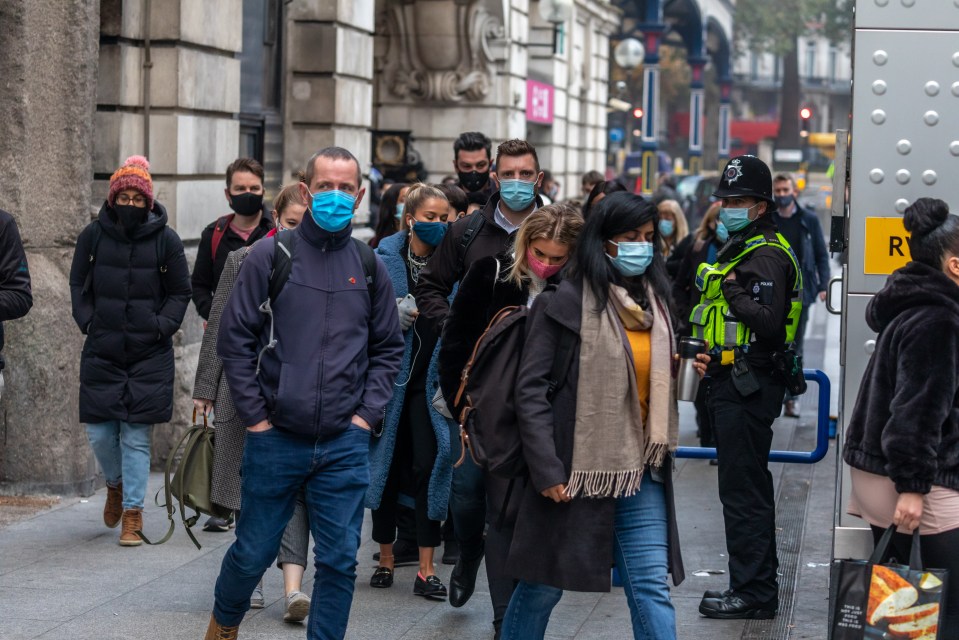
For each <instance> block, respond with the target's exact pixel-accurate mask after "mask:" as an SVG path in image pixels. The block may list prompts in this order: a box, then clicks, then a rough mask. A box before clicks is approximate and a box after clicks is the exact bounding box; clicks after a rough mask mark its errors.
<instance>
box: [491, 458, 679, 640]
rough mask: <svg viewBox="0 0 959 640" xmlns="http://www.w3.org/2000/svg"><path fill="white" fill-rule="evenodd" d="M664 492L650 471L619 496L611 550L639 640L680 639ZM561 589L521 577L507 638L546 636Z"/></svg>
mask: <svg viewBox="0 0 959 640" xmlns="http://www.w3.org/2000/svg"><path fill="white" fill-rule="evenodd" d="M667 535H668V533H667V524H666V494H665V491H664V489H663V485H662V484H660V483H658V482H656V481H654V480H652V479H651V478H650V473H649V472H648V471H647V472H646V473H645V474H644V475H643V483H642V486H641V488H640V491H639V493H637V494H635V495H633V496H630V497H628V498H620V499H618V500H616V519H615V524H614V528H613V554H614V560H615V562H616V568H617V570H618V571H619V575H620V576H621V577H622V579H623V584H624V590H625V592H626V601H627V602H628V603H629V612H630V617H631V619H632V623H633V638H634V639H635V640H640V639H642V640H672V639H674V638H676V611H675V610H674V609H673V603H672V601H670V599H669V585H668V584H667V582H666V580H667V573H668V565H669V560H668V548H667V547H668V543H667ZM562 597H563V591H562V590H561V589H557V588H556V587H551V586H548V585H545V584H536V583H532V582H525V581H520V582H519V584H518V585H517V586H516V590H515V591H514V592H513V597H512V599H510V601H509V609H508V610H507V611H506V618H505V619H504V620H503V633H502V638H503V640H532V639H535V638H543V636H545V634H546V625H547V624H548V623H549V616H550V613H552V611H553V607H555V606H556V603H558V602H559V600H560V598H562Z"/></svg>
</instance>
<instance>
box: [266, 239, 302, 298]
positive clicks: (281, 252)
mask: <svg viewBox="0 0 959 640" xmlns="http://www.w3.org/2000/svg"><path fill="white" fill-rule="evenodd" d="M295 249H296V237H295V234H293V233H292V232H290V231H287V230H283V231H277V232H276V233H275V234H273V271H271V272H270V286H269V292H270V306H271V307H272V306H273V303H275V302H276V299H277V297H278V296H279V295H280V292H281V291H283V287H284V286H286V281H287V280H289V279H290V272H291V271H292V270H293V251H294V250H295Z"/></svg>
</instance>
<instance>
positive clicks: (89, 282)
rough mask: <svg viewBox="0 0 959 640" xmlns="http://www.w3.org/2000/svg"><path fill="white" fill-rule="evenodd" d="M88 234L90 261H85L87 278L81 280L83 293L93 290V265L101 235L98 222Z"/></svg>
mask: <svg viewBox="0 0 959 640" xmlns="http://www.w3.org/2000/svg"><path fill="white" fill-rule="evenodd" d="M90 233H91V235H92V236H93V237H92V238H91V239H90V259H89V260H88V261H87V277H86V278H84V280H83V293H89V292H90V291H91V290H92V288H93V263H94V262H96V259H97V247H99V246H100V234H101V233H103V231H102V230H101V229H100V223H99V222H94V223H93V226H92V228H91V232H90Z"/></svg>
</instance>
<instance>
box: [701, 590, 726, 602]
mask: <svg viewBox="0 0 959 640" xmlns="http://www.w3.org/2000/svg"><path fill="white" fill-rule="evenodd" d="M732 594H733V590H732V589H726V590H725V591H717V590H715V589H707V590H706V591H705V593H703V600H705V599H706V598H712V599H713V600H716V599H720V598H725V597H726V596H731V595H732Z"/></svg>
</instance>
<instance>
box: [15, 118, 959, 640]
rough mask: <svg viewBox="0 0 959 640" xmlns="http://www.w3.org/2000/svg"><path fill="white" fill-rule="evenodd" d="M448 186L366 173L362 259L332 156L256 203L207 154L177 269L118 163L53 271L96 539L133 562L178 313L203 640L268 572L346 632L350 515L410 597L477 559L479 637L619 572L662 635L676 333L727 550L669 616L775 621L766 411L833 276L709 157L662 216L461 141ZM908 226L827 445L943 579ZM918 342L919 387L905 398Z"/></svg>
mask: <svg viewBox="0 0 959 640" xmlns="http://www.w3.org/2000/svg"><path fill="white" fill-rule="evenodd" d="M453 169H454V172H455V175H450V176H448V178H447V179H444V180H443V182H442V183H441V184H435V185H433V184H425V183H414V184H399V183H397V184H391V185H387V186H385V188H384V189H383V191H382V193H378V194H376V195H377V197H376V200H377V201H378V208H377V220H376V221H375V225H374V226H375V234H374V236H373V238H372V240H371V241H370V242H369V243H365V242H361V241H359V240H357V239H356V238H355V237H354V226H353V218H354V215H355V213H356V211H357V209H358V207H360V205H361V203H362V202H363V201H364V197H365V196H366V195H367V194H366V189H365V188H364V186H363V185H364V182H363V176H362V174H361V167H360V164H359V162H358V161H357V160H356V158H355V157H354V155H353V154H352V153H351V152H350V151H348V150H346V149H343V148H339V147H328V148H325V149H322V150H320V151H318V152H317V153H315V154H314V155H313V156H312V157H311V158H310V159H309V160H308V161H307V162H306V164H305V166H304V168H303V172H302V174H300V175H298V176H297V178H298V179H297V180H296V181H295V182H294V183H292V184H289V185H286V186H284V187H282V188H281V189H279V191H278V192H277V193H276V195H275V196H274V198H273V201H272V207H267V206H265V203H264V195H265V193H266V188H265V176H264V171H263V168H262V166H261V165H260V164H259V163H258V162H256V161H255V160H252V159H249V158H240V159H237V160H236V161H234V162H233V163H231V164H230V166H229V167H228V168H227V170H226V175H225V182H226V186H225V189H224V195H225V200H226V203H227V205H228V206H229V208H230V209H231V210H232V213H230V214H228V215H223V216H220V217H218V218H216V219H215V220H213V221H212V222H211V223H210V224H209V225H208V226H207V227H206V228H205V229H204V230H203V232H202V234H201V237H200V243H199V247H198V250H197V257H196V261H195V264H194V266H193V270H192V273H191V272H190V269H189V265H188V262H187V259H186V256H185V252H184V248H183V243H182V242H181V240H180V238H179V236H178V235H177V234H176V232H174V231H173V230H172V229H171V228H170V227H169V226H168V216H167V212H166V210H165V208H164V207H163V205H162V204H161V203H159V202H157V201H156V200H155V199H154V185H153V181H152V178H151V175H150V172H149V162H148V161H147V159H146V158H143V157H141V156H133V157H131V158H129V159H128V160H127V161H126V162H125V163H124V165H123V166H122V167H120V168H118V169H117V170H116V172H115V173H114V174H113V175H112V177H111V178H110V186H109V192H108V195H107V199H106V201H105V202H104V204H103V206H102V208H101V209H100V212H99V215H98V216H97V218H96V219H95V220H94V221H93V222H91V223H90V224H89V225H88V226H87V227H86V228H85V229H84V230H83V231H82V232H81V233H80V236H79V238H78V239H77V245H76V251H75V254H74V259H73V266H72V269H71V273H70V288H71V299H72V309H73V317H74V319H75V320H76V323H77V326H78V327H79V329H80V331H81V332H82V333H83V334H84V335H85V336H86V340H85V342H84V347H83V351H82V355H81V366H80V415H79V419H80V421H81V422H82V423H84V424H85V425H86V431H87V434H88V437H89V441H90V445H91V448H92V450H93V453H94V455H95V457H96V459H97V461H98V462H99V465H100V467H101V468H102V470H103V474H104V477H105V480H106V485H107V499H106V504H105V507H104V512H103V520H104V524H105V525H106V526H108V527H118V526H119V527H120V535H119V544H120V545H122V546H138V545H140V544H142V538H141V535H140V533H141V532H142V529H143V527H144V522H143V508H144V500H145V494H146V486H147V479H148V476H149V469H150V455H151V452H150V427H151V425H152V424H155V423H163V422H167V421H169V420H170V419H171V417H172V412H173V386H174V374H175V371H174V354H173V336H174V334H175V333H176V332H177V330H178V329H179V327H180V325H181V323H182V321H183V318H184V315H185V313H186V310H187V306H188V304H189V302H190V300H191V299H192V301H193V303H194V304H195V306H196V309H197V312H198V313H199V315H200V316H201V317H202V319H203V320H204V334H203V341H202V345H201V351H200V357H199V362H198V366H197V372H196V379H195V385H194V389H193V398H194V404H195V407H196V409H197V410H198V412H200V413H202V414H203V415H204V416H212V420H213V425H214V428H215V434H216V435H215V448H214V458H213V467H212V492H211V498H212V500H213V501H214V502H215V503H216V504H217V505H220V506H221V507H223V509H224V511H225V512H229V513H231V514H232V515H231V516H229V517H226V518H220V517H211V518H210V519H209V520H208V521H207V522H206V523H205V525H204V527H205V528H206V529H207V530H210V531H228V530H230V529H231V528H233V527H235V535H236V539H235V542H234V543H233V544H232V545H231V546H230V548H229V550H228V551H227V552H226V554H225V556H224V558H223V561H222V566H221V568H220V573H219V576H218V578H217V580H216V584H215V588H214V594H213V595H214V598H213V610H212V615H211V618H210V621H209V626H208V629H207V632H206V638H207V640H220V639H229V638H236V637H238V634H239V628H240V624H241V622H242V620H243V618H244V615H245V614H246V612H247V611H248V610H249V609H250V608H257V607H262V606H264V595H263V584H262V577H263V574H264V572H265V571H266V570H267V569H268V567H269V566H270V565H271V564H273V563H274V562H275V563H276V564H277V566H278V567H279V568H280V569H281V570H282V572H283V579H284V580H283V581H284V588H285V596H286V607H285V614H284V620H286V621H287V622H301V621H303V620H305V619H307V618H309V620H308V624H307V633H308V637H309V638H313V639H319V638H323V639H330V638H343V637H344V635H345V633H346V628H347V623H348V619H349V614H350V607H351V603H352V599H353V592H354V584H355V581H356V578H357V574H356V566H357V552H358V549H359V546H360V541H361V536H362V523H363V516H364V510H365V509H370V510H371V511H372V531H371V532H369V535H371V537H372V540H373V541H374V542H376V543H377V544H378V545H379V552H378V553H377V554H376V556H375V560H376V562H377V566H376V568H375V570H374V571H373V573H372V574H371V575H370V576H369V584H370V586H371V587H373V588H376V589H387V588H392V587H393V586H394V579H395V569H396V567H397V566H398V565H399V564H406V563H412V564H417V565H418V570H417V573H416V577H415V580H414V583H413V584H412V585H411V586H412V593H413V594H414V595H415V596H419V597H423V598H430V599H448V601H449V603H450V605H452V606H453V607H461V606H463V605H464V604H465V603H466V602H467V601H468V600H469V599H470V598H471V597H472V596H473V593H474V589H475V586H476V580H477V575H478V572H479V569H480V567H481V565H482V564H483V563H484V560H485V567H486V572H487V577H488V581H489V593H490V599H491V601H492V608H493V620H492V627H493V631H492V633H493V636H494V637H495V638H503V639H509V640H528V639H535V638H543V637H544V636H545V633H546V627H547V624H548V622H549V618H550V613H551V611H552V609H553V608H554V607H555V605H556V604H557V603H558V602H559V600H560V598H561V597H562V595H563V592H564V591H566V590H572V591H592V592H602V591H609V590H610V587H611V571H610V569H611V567H615V569H616V570H617V571H618V574H619V576H621V578H622V581H623V583H624V588H625V595H626V600H627V604H628V607H629V611H630V614H631V620H632V632H633V637H635V638H648V639H655V640H665V639H668V638H675V637H676V616H675V610H674V607H673V603H672V601H671V599H670V590H669V584H668V577H669V576H671V577H672V582H673V583H674V584H676V585H678V584H679V583H680V582H681V581H682V580H683V578H684V570H683V563H682V555H681V550H680V547H679V535H678V531H679V526H680V523H679V522H678V518H677V514H676V509H675V503H674V485H673V471H672V465H673V453H674V452H675V449H676V447H677V444H678V401H679V393H678V384H677V373H678V369H679V366H680V365H679V361H678V358H679V356H678V355H677V353H678V347H679V345H680V344H681V343H682V344H684V345H687V346H689V345H692V346H693V347H696V348H697V351H698V353H697V355H696V356H695V359H694V362H693V364H692V367H693V369H694V370H695V372H696V374H697V375H698V377H700V378H702V381H701V382H700V383H699V385H698V390H697V391H696V392H695V394H694V397H689V398H684V399H688V400H694V402H695V407H696V413H697V418H696V419H697V426H698V429H699V437H700V439H701V442H702V444H703V445H704V446H710V447H715V448H716V450H717V461H718V465H717V466H718V487H719V499H720V501H721V503H722V506H723V518H724V521H725V530H726V543H727V549H728V555H729V588H728V589H727V590H723V591H707V592H706V593H705V594H704V596H703V599H702V601H701V603H700V605H699V611H700V612H701V613H702V614H703V615H705V616H707V617H710V618H721V619H722V618H727V619H731V618H760V619H763V618H772V617H774V616H775V615H776V613H777V610H778V606H779V599H778V598H779V591H778V577H777V569H778V559H777V553H776V535H775V533H776V527H775V500H774V494H773V482H772V475H771V474H770V472H769V469H768V458H769V449H770V445H771V441H772V423H773V421H774V420H775V419H776V418H777V417H779V416H780V414H781V413H784V414H785V415H787V416H795V415H798V413H797V412H798V406H797V398H798V395H799V394H800V393H801V391H802V387H803V385H802V384H801V380H797V376H796V371H797V370H798V371H801V356H802V343H803V334H804V332H805V326H806V323H807V319H808V315H809V308H810V306H811V305H813V304H814V303H815V302H816V301H817V300H820V299H824V298H825V291H826V285H827V282H828V279H829V264H828V256H827V254H826V249H825V245H824V242H823V235H822V230H821V227H820V224H819V221H818V218H817V217H816V215H815V214H814V213H812V212H811V211H809V210H807V209H806V208H804V207H803V206H802V205H800V204H799V202H798V200H797V197H798V190H797V188H796V182H795V180H794V179H793V178H792V176H791V175H789V174H777V175H775V176H773V175H772V174H771V173H770V170H769V168H768V167H767V166H766V165H765V164H764V163H763V162H762V161H761V160H759V159H758V158H755V157H753V156H740V157H737V158H734V159H732V160H730V161H729V163H728V164H727V165H726V167H725V169H724V171H723V173H722V175H721V176H720V181H719V185H718V187H717V189H716V191H715V193H714V194H713V195H714V196H715V198H716V202H715V203H714V204H713V205H712V206H711V207H710V208H709V209H708V211H706V213H705V215H704V216H703V217H702V219H701V220H700V221H698V223H697V224H696V228H695V229H690V228H689V224H688V222H687V219H686V217H685V215H684V211H683V208H682V207H681V206H680V204H679V203H678V202H677V201H676V199H675V198H676V197H677V196H676V195H675V191H674V190H673V185H672V184H671V183H670V182H668V181H665V182H663V184H662V185H661V188H660V189H659V190H657V196H656V197H654V198H651V199H645V198H643V197H641V196H639V195H635V194H633V193H631V192H630V191H629V189H628V188H627V187H625V186H624V185H623V184H622V182H620V181H606V180H604V176H603V175H602V174H601V173H598V172H595V171H590V172H588V173H585V174H584V175H583V176H582V184H581V185H580V186H581V189H580V191H578V192H576V193H575V194H574V195H573V197H571V198H569V199H567V200H566V201H561V200H560V197H559V194H560V192H561V188H562V185H561V184H560V183H559V182H558V181H557V180H556V179H555V178H554V177H553V176H552V175H550V174H549V172H548V171H546V170H544V169H543V168H542V167H541V165H540V162H539V158H538V156H537V153H536V149H535V148H534V147H533V146H532V145H531V144H530V143H529V142H527V141H524V140H508V141H506V142H503V143H502V144H500V145H499V146H498V147H497V148H496V150H495V154H494V152H493V147H492V143H491V141H490V140H489V139H488V138H487V137H486V136H485V135H483V134H482V133H477V132H470V133H464V134H462V135H461V136H460V137H459V138H458V139H457V140H456V142H455V144H454V147H453ZM905 223H906V227H907V229H909V230H910V231H911V232H912V234H913V238H912V245H911V247H912V252H913V262H911V263H909V265H907V267H905V268H903V269H901V270H900V271H898V272H896V273H895V274H894V275H893V276H892V277H891V278H890V280H889V283H888V284H887V286H886V288H885V289H883V291H882V292H880V294H878V295H877V296H876V298H875V299H874V300H873V302H872V304H871V305H870V308H869V311H868V313H867V321H868V322H869V324H870V326H871V327H872V328H873V329H874V330H876V331H877V332H879V334H880V339H879V341H878V344H877V348H876V353H875V355H874V357H873V359H872V361H871V362H870V365H869V368H868V369H867V371H866V377H865V382H864V385H863V388H862V392H861V394H860V398H859V401H858V402H857V405H856V409H855V412H854V414H853V418H852V422H851V425H850V429H849V432H848V438H847V442H846V448H845V453H844V456H845V460H846V461H847V463H848V464H849V465H850V466H851V467H852V468H853V476H852V480H853V500H852V501H851V503H850V511H851V512H853V513H856V514H857V515H861V517H863V518H864V519H866V520H867V521H868V522H869V523H870V524H871V525H873V529H874V530H875V531H876V532H877V535H878V534H880V533H881V532H882V531H883V530H884V529H885V527H887V526H888V525H889V523H890V522H893V523H895V524H897V525H899V526H900V528H901V530H902V532H903V533H901V534H899V537H898V538H897V540H896V546H897V553H898V554H902V555H900V556H899V557H904V555H906V554H908V546H909V544H910V540H911V538H910V536H907V535H906V532H909V531H912V530H913V529H915V528H916V527H917V526H918V527H921V530H922V533H923V546H922V553H923V555H924V556H926V555H928V557H929V558H930V560H932V561H933V562H934V563H936V564H935V566H946V567H952V568H954V569H956V570H959V567H957V566H955V565H956V562H957V561H956V560H955V557H954V554H950V550H951V549H952V548H954V547H955V545H956V543H957V540H956V537H955V536H956V531H959V493H957V491H959V404H957V398H959V394H957V393H956V391H957V389H959V364H957V362H956V360H957V358H959V321H957V317H959V288H957V285H959V223H957V222H956V218H955V217H953V216H949V215H948V208H947V207H946V205H945V203H943V202H941V201H933V200H929V199H921V200H919V201H917V202H916V203H914V204H913V205H912V206H911V207H910V208H909V209H908V210H907V211H906V215H905ZM0 234H2V237H0V244H2V246H3V247H4V249H3V254H2V256H0V275H2V276H3V282H4V284H3V291H2V295H0V320H9V319H13V318H16V317H20V316H23V315H24V314H25V313H26V312H27V311H28V310H29V307H30V304H31V293H30V285H29V272H28V270H27V265H26V259H25V257H24V254H23V249H22V246H21V245H20V243H19V236H18V234H17V231H16V225H15V224H14V223H13V222H12V218H10V216H9V215H8V214H6V213H3V212H0ZM0 331H2V325H0ZM0 346H2V332H0ZM934 354H935V355H936V356H938V357H939V358H940V361H942V364H943V366H942V367H941V370H940V371H939V373H938V374H937V375H936V376H933V377H932V378H930V377H929V376H928V375H923V371H924V370H925V368H926V367H927V363H928V362H929V361H930V360H931V359H932V358H933V357H934ZM942 358H946V359H947V361H944V360H942ZM0 368H2V361H0ZM800 377H801V376H800ZM890 398H891V399H892V402H890ZM311 537H312V539H313V555H314V558H313V564H314V567H315V575H314V581H313V590H312V594H306V593H304V592H303V591H302V590H301V589H302V582H303V580H304V574H305V571H306V567H307V566H308V559H309V558H308V556H309V544H310V538H311ZM927 539H928V542H927ZM441 545H442V546H443V547H444V552H443V555H442V561H443V562H447V563H450V564H453V565H454V568H453V570H452V573H451V576H450V579H449V584H448V585H447V584H444V583H443V581H442V580H441V579H440V578H439V576H438V575H437V574H436V571H435V564H436V562H437V557H436V556H435V555H434V554H435V550H436V549H437V548H438V547H440V546H441ZM957 593H959V590H955V589H954V590H952V592H951V593H950V595H949V598H950V602H952V603H953V605H952V606H950V607H947V611H951V612H952V613H951V614H950V615H952V616H955V615H956V613H959V603H957V602H956V594H957ZM955 623H956V621H955V618H954V617H953V618H950V619H949V620H948V621H947V623H946V624H947V628H952V629H956V628H957V627H956V626H955ZM950 624H951V625H953V626H951V627H950V626H949V625H950ZM950 637H951V636H950Z"/></svg>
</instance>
